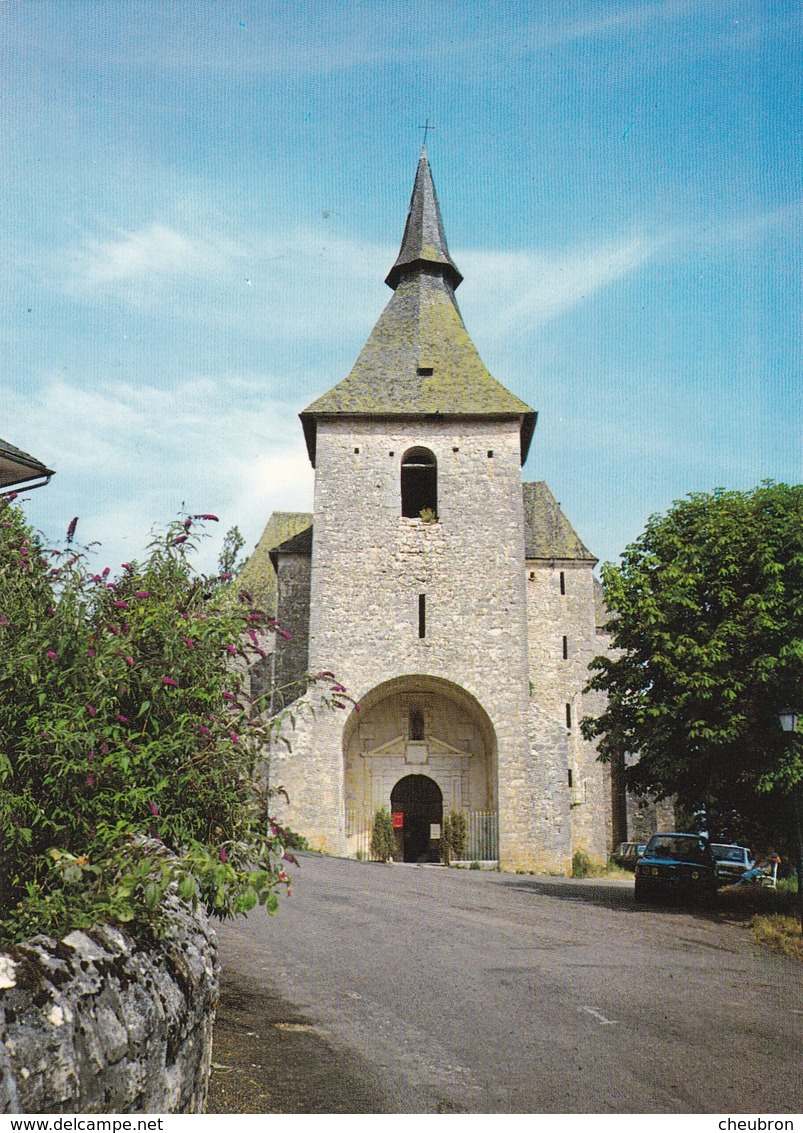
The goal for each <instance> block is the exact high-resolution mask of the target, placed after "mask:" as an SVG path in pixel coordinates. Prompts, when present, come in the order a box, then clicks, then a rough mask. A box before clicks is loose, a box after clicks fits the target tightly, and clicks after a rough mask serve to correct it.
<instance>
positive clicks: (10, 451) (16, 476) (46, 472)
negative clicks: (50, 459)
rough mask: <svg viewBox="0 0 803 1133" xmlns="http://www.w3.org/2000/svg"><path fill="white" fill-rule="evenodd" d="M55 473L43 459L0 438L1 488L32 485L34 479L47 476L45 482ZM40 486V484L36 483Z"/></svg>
mask: <svg viewBox="0 0 803 1133" xmlns="http://www.w3.org/2000/svg"><path fill="white" fill-rule="evenodd" d="M53 475H54V472H53V469H52V468H46V467H45V465H44V464H42V462H41V460H37V459H36V457H34V456H30V455H29V454H28V453H27V452H23V451H22V449H20V448H17V447H16V445H12V444H9V442H8V441H4V440H2V439H0V489H2V488H10V487H12V486H16V485H17V484H19V485H20V486H22V485H28V486H29V487H32V486H33V485H31V481H32V480H39V479H41V478H42V477H43V476H44V477H46V480H45V483H47V480H49V479H50V477H51V476H53ZM36 487H40V485H38V484H37V485H36Z"/></svg>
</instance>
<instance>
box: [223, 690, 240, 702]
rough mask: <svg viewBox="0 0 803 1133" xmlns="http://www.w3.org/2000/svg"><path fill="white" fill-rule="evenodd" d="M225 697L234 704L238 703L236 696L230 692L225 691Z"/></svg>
mask: <svg viewBox="0 0 803 1133" xmlns="http://www.w3.org/2000/svg"><path fill="white" fill-rule="evenodd" d="M223 699H224V700H230V701H231V702H232V704H236V703H237V698H236V697H235V696H232V695H231V693H230V692H224V693H223Z"/></svg>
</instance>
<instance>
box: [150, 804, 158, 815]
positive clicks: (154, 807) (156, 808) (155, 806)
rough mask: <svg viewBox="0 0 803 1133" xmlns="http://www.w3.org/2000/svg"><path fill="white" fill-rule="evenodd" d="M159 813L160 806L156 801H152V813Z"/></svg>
mask: <svg viewBox="0 0 803 1133" xmlns="http://www.w3.org/2000/svg"><path fill="white" fill-rule="evenodd" d="M158 813H159V808H158V806H157V805H156V803H151V814H158Z"/></svg>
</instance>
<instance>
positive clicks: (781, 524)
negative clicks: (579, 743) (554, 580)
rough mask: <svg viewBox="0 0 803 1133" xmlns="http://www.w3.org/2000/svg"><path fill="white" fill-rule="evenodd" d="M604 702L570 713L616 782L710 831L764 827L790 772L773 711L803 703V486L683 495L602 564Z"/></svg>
mask: <svg viewBox="0 0 803 1133" xmlns="http://www.w3.org/2000/svg"><path fill="white" fill-rule="evenodd" d="M603 580H604V586H605V598H606V603H607V606H608V609H609V611H610V612H611V613H610V622H609V630H610V632H611V634H612V646H613V651H612V653H611V655H610V656H605V657H597V658H596V659H595V660H594V661H593V662H592V669H594V670H595V673H594V675H593V677H592V679H591V681H590V685H589V687H590V688H591V689H598V690H600V691H602V692H604V693H605V694H606V696H607V707H606V708H605V710H604V711H603V712H602V713H601V714H600V715H599V716H597V717H590V718H586V719H585V720H584V721H583V725H582V727H583V734H584V735H585V736H586V738H587V739H593V738H599V741H600V742H599V751H600V758H602V759H603V760H621V759H622V758H623V756H624V755H625V753H634V754H637V757H638V758H637V762H636V763H635V764H634V765H633V766H630V767H628V768H627V770H626V771H625V779H626V782H627V785H628V786H629V787H630V788H631V789H633V790H634V791H636V792H639V793H644V794H653V795H655V796H657V797H667V796H670V795H675V796H676V797H677V798H678V800H679V801H680V803H681V804H683V805H684V806H685V807H686V808H687V809H688V810H689V811H692V812H693V811H698V810H704V811H705V813H706V821H707V824H708V827H709V830H710V832H711V834H712V836H713V837H715V838H717V839H718V838H720V837H722V836H723V835H725V836H731V837H732V836H734V835H735V834H739V832H740V830H741V831H742V832H744V833H742V836H745V833H749V832H750V831H751V829H752V830H756V831H757V830H762V829H763V831H764V834H765V837H766V836H769V837H771V836H772V824H773V822H775V828H776V829H777V828H778V826H777V815H778V802H779V799H780V797H781V795H782V794H790V793H792V792H794V791H795V790H796V789H798V785H799V784H800V783H801V782H802V781H803V759H801V752H800V748H799V746H796V745H795V744H794V743H788V742H786V741H785V737H784V735H783V733H782V732H781V730H780V728H779V724H778V712H779V710H780V709H782V708H784V707H786V706H792V707H796V708H797V709H798V710H800V707H801V706H803V486H796V487H789V486H787V485H785V484H773V483H765V484H763V485H762V486H760V487H758V488H755V489H753V490H751V491H746V492H737V491H725V490H723V489H720V490H717V491H715V492H713V493H711V494H694V495H690V496H688V497H687V498H685V499H684V500H680V501H678V502H676V503H675V505H674V506H673V507H672V509H671V510H670V511H669V512H668V513H667V514H666V515H663V516H653V517H652V518H651V519H650V520H649V522H648V524H647V527H646V529H645V531H644V533H643V534H642V535H641V536H640V538H639V539H638V540H636V542H635V543H633V544H631V545H630V546H629V547H628V548H627V550H626V551H625V553H624V555H623V556H622V563H621V566H613V565H610V564H608V565H606V566H605V567H604V568H603Z"/></svg>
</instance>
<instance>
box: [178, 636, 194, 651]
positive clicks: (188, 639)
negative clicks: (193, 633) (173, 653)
mask: <svg viewBox="0 0 803 1133" xmlns="http://www.w3.org/2000/svg"><path fill="white" fill-rule="evenodd" d="M181 640H182V641H183V642H184V644H185V645H186V646H187V648H188V649H194V648H195V644H194V642H193V640H192V638H191V637H182V639H181Z"/></svg>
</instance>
